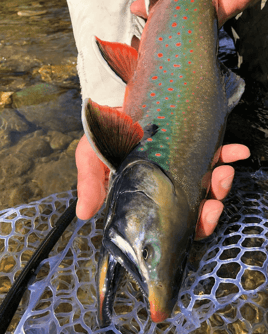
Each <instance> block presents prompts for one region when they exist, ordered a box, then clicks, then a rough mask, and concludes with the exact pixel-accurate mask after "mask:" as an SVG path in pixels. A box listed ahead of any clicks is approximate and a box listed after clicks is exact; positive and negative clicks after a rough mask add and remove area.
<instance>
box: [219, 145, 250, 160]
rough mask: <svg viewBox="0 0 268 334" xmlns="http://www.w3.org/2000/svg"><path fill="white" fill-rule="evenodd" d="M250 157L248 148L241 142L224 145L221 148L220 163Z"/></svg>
mask: <svg viewBox="0 0 268 334" xmlns="http://www.w3.org/2000/svg"><path fill="white" fill-rule="evenodd" d="M249 157H250V150H249V148H248V147H247V146H245V145H242V144H229V145H224V146H223V147H222V149H221V154H220V159H219V162H220V163H230V162H234V161H237V160H244V159H247V158H249Z"/></svg>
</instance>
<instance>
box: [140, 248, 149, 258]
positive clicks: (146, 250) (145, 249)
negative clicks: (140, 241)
mask: <svg viewBox="0 0 268 334" xmlns="http://www.w3.org/2000/svg"><path fill="white" fill-rule="evenodd" d="M148 256H149V251H148V248H147V247H145V248H144V249H143V251H142V257H143V259H144V260H145V261H146V260H147V259H148Z"/></svg>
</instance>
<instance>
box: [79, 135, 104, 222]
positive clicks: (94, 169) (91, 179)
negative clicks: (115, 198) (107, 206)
mask: <svg viewBox="0 0 268 334" xmlns="http://www.w3.org/2000/svg"><path fill="white" fill-rule="evenodd" d="M75 159H76V166H77V170H78V175H77V192H78V202H77V205H76V215H77V217H78V218H80V219H83V220H86V219H90V218H91V217H93V216H94V215H95V214H96V213H97V212H98V211H99V209H100V208H101V206H102V204H103V202H104V200H105V197H106V194H107V188H108V178H109V174H110V170H109V168H108V167H107V166H106V165H105V164H104V163H103V162H102V161H101V160H100V159H99V158H98V157H97V155H96V153H95V152H94V150H93V148H92V147H91V145H90V144H89V142H88V140H87V138H86V135H84V136H83V137H82V138H81V140H80V142H79V144H78V146H77V148H76V152H75Z"/></svg>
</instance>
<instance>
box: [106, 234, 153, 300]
mask: <svg viewBox="0 0 268 334" xmlns="http://www.w3.org/2000/svg"><path fill="white" fill-rule="evenodd" d="M102 243H103V246H104V247H105V248H106V249H107V250H108V252H110V253H111V254H112V255H113V257H114V258H115V259H116V261H118V263H120V265H121V266H122V267H124V268H125V270H126V271H127V272H128V273H129V274H130V276H131V277H132V278H133V279H134V281H135V282H136V283H137V284H138V286H139V288H140V289H141V291H142V293H143V295H144V296H146V297H147V296H148V293H149V290H148V286H147V284H146V279H145V277H144V276H143V274H142V273H141V270H140V269H139V261H138V259H137V256H136V254H135V252H134V250H133V248H132V247H131V245H130V244H129V243H128V241H126V240H125V238H124V237H123V236H122V235H121V234H120V233H119V232H118V231H116V229H115V228H110V229H109V231H108V233H107V235H106V236H105V237H104V238H103V241H102Z"/></svg>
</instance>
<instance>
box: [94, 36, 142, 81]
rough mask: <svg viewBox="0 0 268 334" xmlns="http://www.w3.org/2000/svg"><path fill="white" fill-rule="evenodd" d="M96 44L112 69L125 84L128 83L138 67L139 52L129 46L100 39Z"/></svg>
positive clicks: (97, 39)
mask: <svg viewBox="0 0 268 334" xmlns="http://www.w3.org/2000/svg"><path fill="white" fill-rule="evenodd" d="M96 42H97V45H98V47H99V50H100V52H101V54H102V56H103V58H104V59H105V60H106V61H107V63H108V64H109V66H110V67H111V69H112V70H113V71H114V72H115V73H116V74H117V75H118V76H119V77H120V78H121V79H122V80H123V81H124V82H125V83H128V81H129V79H130V78H131V77H132V75H133V73H134V71H135V69H136V67H137V59H138V52H137V50H136V49H134V48H133V47H131V46H129V45H127V44H122V43H112V42H106V41H102V40H100V39H99V38H98V37H96Z"/></svg>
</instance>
